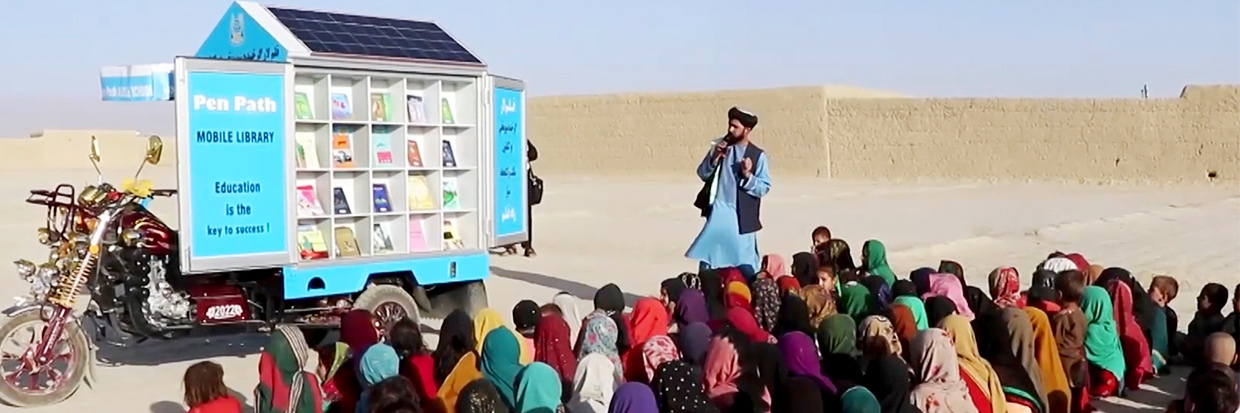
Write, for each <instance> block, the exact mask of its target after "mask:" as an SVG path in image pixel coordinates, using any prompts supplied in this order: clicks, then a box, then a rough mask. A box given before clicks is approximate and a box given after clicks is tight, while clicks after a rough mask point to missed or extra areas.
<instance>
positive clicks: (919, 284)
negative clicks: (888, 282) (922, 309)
mask: <svg viewBox="0 0 1240 413" xmlns="http://www.w3.org/2000/svg"><path fill="white" fill-rule="evenodd" d="M934 273H935V270H934V268H929V267H922V268H918V269H916V270H913V272H911V273H909V277H908V278H909V279H910V280H913V286H914V287H915V288H916V290H917V295H918V296H920V295H922V294H925V293H926V291H930V274H934Z"/></svg>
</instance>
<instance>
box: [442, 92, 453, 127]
mask: <svg viewBox="0 0 1240 413" xmlns="http://www.w3.org/2000/svg"><path fill="white" fill-rule="evenodd" d="M439 101H440V102H441V105H440V108H439V117H440V118H442V119H440V121H441V122H443V124H445V125H452V124H455V123H456V118H455V117H453V116H452V101H451V100H448V98H440V99H439Z"/></svg>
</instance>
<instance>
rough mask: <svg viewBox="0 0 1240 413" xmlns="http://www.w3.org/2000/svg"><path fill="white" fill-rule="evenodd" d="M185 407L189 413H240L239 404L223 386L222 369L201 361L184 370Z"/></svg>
mask: <svg viewBox="0 0 1240 413" xmlns="http://www.w3.org/2000/svg"><path fill="white" fill-rule="evenodd" d="M183 385H184V386H185V405H186V406H189V413H241V402H240V401H238V400H237V399H236V398H234V397H233V396H232V395H231V394H229V393H228V386H225V385H224V368H223V367H221V366H220V365H219V364H216V363H214V362H210V361H201V362H198V363H195V364H194V365H192V366H189V368H187V369H185V378H184V384H183Z"/></svg>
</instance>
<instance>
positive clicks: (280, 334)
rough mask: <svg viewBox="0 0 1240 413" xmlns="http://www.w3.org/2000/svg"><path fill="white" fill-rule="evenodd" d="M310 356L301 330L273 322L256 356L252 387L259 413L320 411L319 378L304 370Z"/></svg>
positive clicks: (320, 393)
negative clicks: (267, 340)
mask: <svg viewBox="0 0 1240 413" xmlns="http://www.w3.org/2000/svg"><path fill="white" fill-rule="evenodd" d="M310 357H311V355H310V347H309V346H307V345H306V339H305V337H304V336H302V333H301V330H298V329H297V328H296V327H290V326H288V325H285V324H281V325H278V326H276V329H275V331H273V332H272V333H271V341H269V342H268V343H267V346H266V347H265V348H263V352H262V354H261V355H260V356H259V359H258V387H256V388H255V389H254V398H255V406H256V409H255V410H256V411H257V412H258V413H319V412H322V411H323V399H322V396H321V395H322V390H321V389H320V388H319V379H318V377H317V376H315V375H314V373H310V372H307V371H305V370H306V369H307V364H306V363H307V361H308V360H309V359H310Z"/></svg>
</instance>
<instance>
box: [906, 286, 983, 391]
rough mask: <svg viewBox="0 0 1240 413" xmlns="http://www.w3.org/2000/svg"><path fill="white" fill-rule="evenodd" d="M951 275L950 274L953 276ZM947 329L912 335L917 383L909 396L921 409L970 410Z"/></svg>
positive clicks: (913, 366)
mask: <svg viewBox="0 0 1240 413" xmlns="http://www.w3.org/2000/svg"><path fill="white" fill-rule="evenodd" d="M953 277H954V276H953ZM955 353H956V351H955V349H954V348H953V347H952V339H951V337H948V336H947V332H945V331H943V330H940V329H937V328H927V329H925V330H922V331H920V332H918V333H917V337H914V338H913V351H911V352H910V353H909V354H910V358H912V366H911V367H912V368H913V376H914V377H915V378H916V379H917V380H916V381H917V382H918V383H919V384H917V386H916V387H914V388H913V391H912V394H911V395H910V398H911V399H912V400H913V405H914V406H915V407H917V408H919V409H921V411H923V412H974V411H977V407H976V406H974V405H973V402H972V401H971V399H970V398H969V387H968V385H966V384H965V381H964V379H963V378H961V377H960V366H959V362H958V361H957V359H956V354H955Z"/></svg>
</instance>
